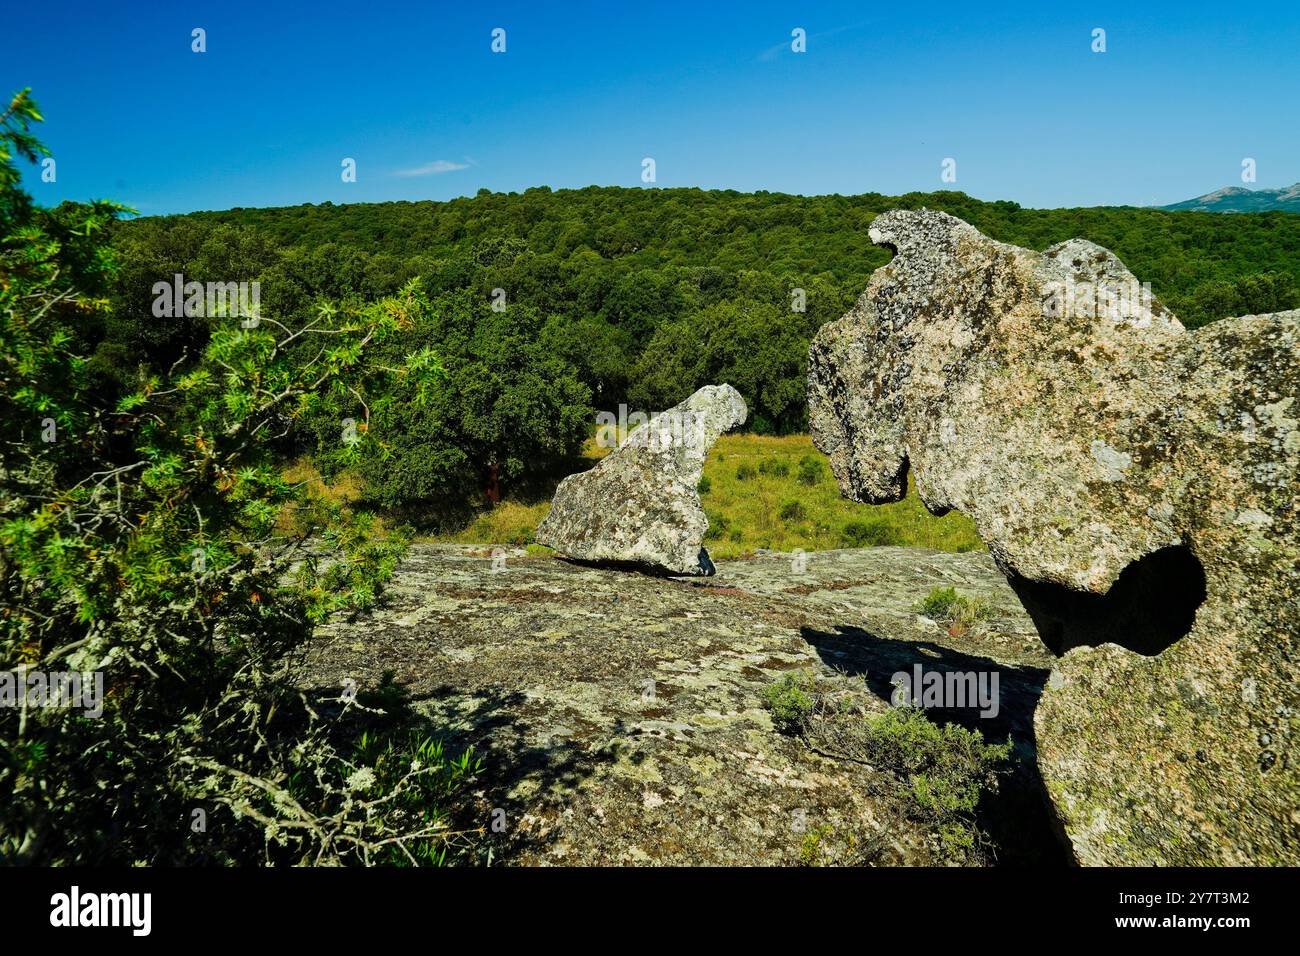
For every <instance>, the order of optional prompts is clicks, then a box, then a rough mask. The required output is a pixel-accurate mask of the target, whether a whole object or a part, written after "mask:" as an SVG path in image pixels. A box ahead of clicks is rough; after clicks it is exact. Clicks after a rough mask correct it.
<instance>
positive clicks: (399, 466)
mask: <svg viewBox="0 0 1300 956" xmlns="http://www.w3.org/2000/svg"><path fill="white" fill-rule="evenodd" d="M900 206H903V207H921V206H927V207H930V208H938V209H943V210H945V211H948V212H951V213H952V214H954V215H956V216H959V217H961V218H963V219H965V220H967V221H969V222H971V223H972V224H974V225H975V226H977V227H978V228H980V229H981V230H983V231H984V232H986V233H987V234H989V235H991V236H993V237H995V238H997V239H1000V240H1003V241H1007V242H1011V243H1015V244H1018V245H1023V246H1028V247H1031V248H1038V249H1041V248H1045V247H1046V246H1048V245H1050V244H1052V243H1055V242H1058V241H1061V240H1064V239H1068V238H1071V237H1076V236H1078V237H1083V238H1087V239H1091V240H1093V241H1095V242H1097V243H1100V244H1101V245H1103V246H1106V247H1107V248H1109V249H1112V250H1113V251H1115V252H1116V253H1117V254H1118V255H1119V256H1120V257H1121V258H1122V259H1123V260H1124V261H1125V262H1126V263H1127V264H1128V265H1129V267H1130V268H1131V269H1133V271H1134V272H1135V273H1136V274H1137V275H1138V276H1139V277H1140V278H1142V279H1143V280H1144V281H1150V282H1151V283H1152V287H1153V290H1154V292H1155V294H1156V295H1157V296H1158V297H1160V298H1161V299H1162V300H1163V301H1164V302H1166V304H1168V305H1169V306H1170V307H1172V308H1173V309H1174V310H1175V312H1176V313H1177V314H1178V315H1179V316H1180V317H1182V318H1183V320H1184V321H1185V322H1186V323H1187V324H1188V325H1189V326H1193V327H1194V326H1198V325H1202V324H1204V323H1206V322H1209V321H1212V320H1214V319H1218V318H1222V317H1224V316H1228V315H1237V314H1243V313H1249V312H1269V311H1276V310H1279V309H1284V308H1291V307H1294V306H1296V305H1297V304H1300V216H1295V215H1293V214H1289V213H1266V214H1260V215H1249V216H1234V217H1230V218H1227V217H1223V216H1216V215H1213V214H1209V213H1169V212H1163V211H1159V210H1152V209H1137V208H1127V207H1125V208H1091V209H1053V210H1043V209H1022V208H1020V207H1019V206H1018V205H1016V204H1015V203H1011V202H983V201H980V200H977V199H972V198H970V197H968V196H966V195H964V194H962V193H956V192H937V193H911V194H908V195H905V196H898V197H889V196H882V195H879V194H874V193H872V194H866V195H861V196H814V197H803V196H792V195H783V194H776V193H765V192H759V193H754V194H745V193H737V192H734V191H704V190H698V189H625V188H613V187H590V188H587V189H580V190H561V191H552V190H550V189H548V188H545V187H539V188H535V189H529V190H527V191H525V192H523V193H509V194H501V193H488V192H486V191H483V192H480V193H479V194H478V195H477V196H475V197H472V198H462V199H454V200H451V201H449V202H442V203H435V202H397V203H379V204H358V205H344V206H336V205H333V204H331V203H324V204H322V205H305V206H294V207H285V208H276V209H232V210H229V211H225V212H203V213H194V214H190V215H184V216H168V217H161V218H142V219H136V220H134V221H129V222H120V223H117V224H116V225H115V228H114V231H113V235H112V239H113V244H114V246H115V248H116V250H117V252H118V254H119V260H120V273H119V276H118V280H117V284H116V287H115V291H114V293H113V298H112V307H111V309H110V312H109V316H108V319H107V324H106V328H105V336H104V340H103V342H102V344H101V346H100V349H99V353H98V355H97V367H98V369H99V371H100V372H101V374H102V375H104V376H105V377H106V378H108V379H117V380H118V383H119V385H126V384H128V383H129V381H131V380H133V379H134V378H135V377H136V376H137V375H138V373H139V370H140V364H141V363H142V362H143V363H144V365H145V366H147V367H148V368H149V369H151V370H153V371H157V370H159V369H163V368H166V367H168V366H170V365H171V363H173V362H175V361H177V360H178V359H180V358H181V357H182V356H183V355H185V354H187V353H189V354H193V353H194V352H195V351H196V350H197V349H200V348H202V346H203V343H204V342H205V341H206V340H207V336H208V334H209V322H210V320H202V319H184V318H181V319H175V320H162V319H157V318H155V317H154V316H153V315H152V314H151V312H150V306H151V303H152V301H153V299H154V295H153V292H152V287H153V284H154V283H155V282H157V281H159V279H163V278H167V277H169V276H171V275H173V274H175V273H182V274H184V275H185V277H186V278H187V279H197V280H199V281H213V280H216V281H223V282H229V281H240V280H254V279H256V280H259V281H260V283H261V302H262V310H263V314H265V315H268V316H271V317H275V318H277V319H279V320H280V321H284V322H287V323H292V322H301V321H305V320H307V319H308V318H309V317H310V316H311V315H312V314H314V312H315V311H316V310H317V309H319V308H320V306H321V303H322V302H323V301H328V302H332V303H335V304H338V305H342V304H350V305H352V306H355V305H358V304H360V303H364V302H370V301H374V300H377V299H380V298H383V297H385V296H391V295H394V294H397V293H398V292H399V291H401V290H404V289H408V284H410V283H413V282H414V283H415V285H414V286H409V289H408V291H409V290H410V289H413V290H415V291H414V292H413V294H412V297H411V300H410V301H411V303H412V305H411V309H412V313H411V316H410V317H409V321H408V322H405V323H403V326H402V329H401V331H400V332H399V334H398V335H397V337H396V338H395V339H394V340H392V341H391V342H390V343H388V345H387V346H385V348H387V349H388V350H389V352H390V353H391V354H392V356H399V355H401V354H405V352H407V351H411V350H413V349H415V348H417V347H418V348H427V349H437V351H438V353H439V355H440V357H441V360H442V362H443V366H444V369H445V371H446V373H447V376H446V379H445V382H446V387H445V388H443V389H440V390H438V392H437V394H436V395H435V396H433V397H432V398H430V400H429V401H428V402H424V403H421V404H419V405H415V404H412V403H411V402H409V401H407V400H405V399H403V398H402V397H401V396H400V395H397V396H395V395H392V394H386V395H376V396H366V397H365V400H364V401H359V402H358V404H357V413H358V414H359V415H361V414H364V416H365V425H366V427H368V428H374V429H377V430H378V432H379V437H380V442H381V448H383V449H384V455H383V456H382V457H381V458H379V459H370V460H368V461H363V462H360V463H359V464H360V465H361V467H362V469H363V471H365V472H367V475H366V477H367V479H368V481H369V483H370V486H371V490H372V492H373V493H374V495H375V497H376V499H378V500H379V501H380V502H382V503H384V504H387V505H396V504H402V503H409V502H412V501H418V500H428V499H433V498H438V497H440V496H443V495H445V494H446V493H448V492H453V493H461V492H468V491H470V490H472V489H474V488H475V487H477V488H480V489H481V488H485V487H489V488H492V489H496V488H497V483H498V481H500V482H503V483H504V484H505V485H506V486H507V487H508V486H509V485H510V484H511V483H514V482H518V481H520V480H522V479H523V477H524V476H525V475H526V474H527V473H529V472H530V471H534V470H536V469H538V468H545V467H547V466H549V465H553V464H555V463H556V462H558V461H560V460H562V459H564V458H565V457H566V456H570V455H572V454H573V453H574V452H575V450H576V449H577V447H578V446H579V445H580V443H581V440H582V437H583V434H584V430H585V429H586V428H588V427H589V423H590V422H591V420H592V416H593V414H594V410H595V409H601V410H611V411H616V410H617V409H618V407H619V405H620V403H626V404H627V405H628V406H629V407H630V408H631V409H634V410H635V409H640V410H647V411H652V410H655V409H660V408H665V407H668V406H670V405H672V404H674V403H676V402H678V401H680V400H681V399H682V398H684V397H685V396H686V395H688V394H690V393H691V392H692V391H694V390H695V389H696V388H698V387H699V386H701V385H704V384H707V383H712V382H720V381H726V382H730V383H731V384H733V385H734V386H736V387H737V388H738V389H739V390H740V391H741V393H742V394H743V395H744V396H745V398H746V400H747V401H748V403H749V405H750V409H751V419H750V424H749V427H750V428H752V429H753V430H754V431H755V432H758V433H760V434H768V433H775V434H788V433H792V432H798V431H800V430H803V429H804V428H805V426H806V414H807V413H806V408H805V400H804V378H805V363H806V356H807V347H808V342H809V340H810V339H811V337H812V336H813V335H814V334H815V332H816V330H817V329H818V328H819V327H820V326H821V325H822V324H823V323H825V322H827V321H830V320H832V319H834V318H836V317H838V316H839V315H841V314H842V313H843V312H844V311H845V309H846V308H847V307H848V306H849V305H850V304H851V303H852V301H853V300H854V299H855V298H856V296H857V295H858V294H859V293H860V292H861V290H862V288H863V286H864V285H865V283H866V281H867V278H868V277H869V276H870V274H871V272H872V270H874V269H875V268H877V267H878V266H880V265H882V264H884V263H885V262H886V261H887V260H888V252H887V251H886V250H884V249H881V248H878V247H876V246H873V245H872V243H871V241H870V239H869V238H868V234H867V232H868V228H867V227H868V225H869V223H870V222H871V220H872V218H873V217H874V216H876V215H877V214H879V213H881V212H883V211H885V210H888V209H891V208H896V207H900ZM796 290H802V295H801V296H800V295H799V294H798V293H796ZM799 299H801V300H802V303H801V304H802V306H803V311H800V310H799V304H800V303H799V301H798V300H799ZM395 360H396V359H395ZM358 398H359V400H360V399H361V398H362V397H361V396H358ZM584 423H586V424H584ZM338 431H339V428H338V424H337V422H334V421H324V420H317V421H315V422H304V423H303V427H302V428H301V429H299V431H298V432H297V434H296V439H297V440H298V442H299V447H300V449H301V450H307V451H310V452H312V453H313V454H314V455H316V456H317V457H318V458H319V460H320V461H321V462H322V464H323V465H324V466H325V467H326V468H327V469H328V468H329V467H331V466H342V465H344V464H346V463H348V461H349V460H352V461H353V462H354V463H356V462H355V455H349V452H348V449H347V448H346V447H345V446H343V445H340V443H339V442H338V441H337V440H336V436H337V433H338ZM493 493H494V494H495V493H496V492H495V490H494V491H493Z"/></svg>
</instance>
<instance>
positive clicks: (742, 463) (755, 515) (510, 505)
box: [288, 435, 984, 558]
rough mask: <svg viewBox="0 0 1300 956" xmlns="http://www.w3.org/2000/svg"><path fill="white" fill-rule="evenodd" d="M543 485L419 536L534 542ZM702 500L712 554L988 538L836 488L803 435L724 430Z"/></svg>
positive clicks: (348, 487) (914, 500) (310, 472)
mask: <svg viewBox="0 0 1300 956" xmlns="http://www.w3.org/2000/svg"><path fill="white" fill-rule="evenodd" d="M606 454H608V451H607V450H606V449H603V448H599V447H597V446H596V444H595V442H594V441H589V442H588V443H587V447H586V448H585V449H584V451H583V460H582V463H578V465H579V467H582V464H583V463H586V464H588V465H594V464H595V463H596V462H597V461H599V460H600V459H601V458H603V457H604V456H605V455H606ZM288 474H289V475H291V476H292V478H293V480H295V481H304V480H305V481H309V482H310V483H311V487H312V489H313V490H314V491H316V492H317V493H319V494H322V495H324V496H326V497H327V498H329V499H330V500H334V501H337V502H339V503H345V504H351V503H354V502H358V501H360V500H361V499H362V498H363V497H364V489H363V488H362V487H361V486H360V484H359V482H358V479H356V478H355V477H354V476H350V475H346V474H345V475H341V476H340V477H339V478H338V479H337V480H335V481H333V482H331V483H329V484H328V485H327V484H326V483H325V482H322V481H321V479H320V476H319V475H318V474H317V473H316V472H315V470H314V469H313V468H312V467H311V465H310V463H309V462H305V461H300V462H297V463H295V464H294V466H293V468H292V469H291V470H290V472H289V473H288ZM549 498H550V495H549V493H548V494H546V495H544V496H541V497H538V496H537V495H536V494H535V493H534V494H533V495H532V496H530V497H527V498H520V497H510V496H508V497H507V498H506V499H505V500H504V501H502V502H501V504H500V505H498V506H497V507H496V508H493V509H490V510H489V509H479V510H477V511H474V512H473V513H472V514H471V515H470V516H469V517H468V518H466V519H465V520H464V521H461V522H460V523H458V524H457V525H455V526H454V527H442V528H428V527H421V522H420V521H419V519H418V516H411V515H407V516H404V520H407V521H410V522H411V523H412V524H414V525H415V526H416V527H417V529H419V530H420V532H421V534H420V535H419V536H418V538H417V540H424V541H447V542H457V543H463V544H513V545H529V544H532V543H533V540H534V535H535V533H536V531H537V525H538V524H540V523H541V521H542V519H543V518H545V517H546V513H547V512H548V511H549V510H550V500H549ZM700 501H701V503H702V504H703V505H704V511H705V513H706V514H707V515H708V517H709V531H708V534H707V536H706V538H705V545H706V546H707V547H708V549H709V553H710V554H711V555H713V557H714V558H735V557H742V556H744V555H747V554H752V553H753V552H754V551H755V550H757V549H759V548H768V549H772V550H776V551H794V550H796V549H802V550H804V551H825V550H828V549H831V548H865V547H871V546H873V545H888V544H899V545H909V546H913V547H923V548H934V549H936V550H939V551H972V550H977V549H980V548H983V547H984V545H983V543H982V542H981V541H980V539H979V535H977V534H976V533H975V526H974V524H973V523H972V522H971V520H970V519H969V518H967V517H966V516H965V515H963V514H959V513H957V512H950V513H949V514H947V515H944V516H943V517H942V518H936V517H934V515H932V514H930V513H929V512H928V511H926V510H925V506H924V505H922V504H921V500H920V499H919V498H918V497H917V496H916V492H915V489H913V488H911V487H910V486H909V489H908V494H907V497H906V498H905V499H903V500H902V501H900V502H897V503H895V504H888V505H861V504H857V503H856V502H852V501H847V500H845V499H844V498H841V497H840V490H839V486H838V485H837V484H836V482H835V478H834V476H833V475H832V474H831V470H830V465H829V463H828V462H827V460H826V457H825V456H824V455H822V454H821V452H819V451H817V449H816V448H814V447H813V444H812V439H811V438H810V437H809V436H807V435H787V436H782V437H773V436H765V435H723V436H722V437H721V438H719V439H718V441H717V443H716V444H715V445H714V446H713V451H712V452H711V453H710V455H709V458H708V460H707V461H705V463H704V477H703V479H702V480H701V481H700Z"/></svg>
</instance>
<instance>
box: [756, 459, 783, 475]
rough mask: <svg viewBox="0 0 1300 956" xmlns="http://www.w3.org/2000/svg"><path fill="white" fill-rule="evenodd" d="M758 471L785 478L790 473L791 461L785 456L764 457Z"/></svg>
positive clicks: (762, 473)
mask: <svg viewBox="0 0 1300 956" xmlns="http://www.w3.org/2000/svg"><path fill="white" fill-rule="evenodd" d="M758 473H759V474H760V475H769V476H771V477H772V478H784V477H786V476H787V475H789V474H790V463H789V462H788V461H786V460H785V459H784V458H764V459H763V460H762V461H760V462H759V463H758Z"/></svg>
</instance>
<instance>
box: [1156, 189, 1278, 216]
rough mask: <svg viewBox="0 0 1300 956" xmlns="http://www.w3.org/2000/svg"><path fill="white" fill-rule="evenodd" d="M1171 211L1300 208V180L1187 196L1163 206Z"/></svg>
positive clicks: (1268, 210) (1262, 210)
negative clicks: (1269, 186) (1291, 184)
mask: <svg viewBox="0 0 1300 956" xmlns="http://www.w3.org/2000/svg"><path fill="white" fill-rule="evenodd" d="M1160 208H1161V209H1167V210H1169V211H1171V212H1178V211H1180V210H1186V209H1191V210H1196V211H1197V212H1271V211H1273V210H1280V211H1282V212H1300V183H1296V184H1295V185H1294V186H1285V187H1283V188H1281V189H1246V188H1245V187H1243V186H1227V187H1225V188H1223V189H1216V190H1215V191H1214V192H1212V193H1206V194H1205V195H1204V196H1197V197H1196V198H1195V199H1185V200H1183V201H1182V202H1176V203H1174V204H1172V205H1170V206H1161V207H1160Z"/></svg>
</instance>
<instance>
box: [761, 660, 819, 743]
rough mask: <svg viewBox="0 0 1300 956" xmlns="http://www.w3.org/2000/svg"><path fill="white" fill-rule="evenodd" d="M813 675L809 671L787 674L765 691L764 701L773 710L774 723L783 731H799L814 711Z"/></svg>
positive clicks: (789, 732)
mask: <svg viewBox="0 0 1300 956" xmlns="http://www.w3.org/2000/svg"><path fill="white" fill-rule="evenodd" d="M814 684H815V679H814V678H813V675H812V674H811V673H809V672H807V671H799V672H797V673H793V674H786V675H785V676H784V677H782V678H781V679H780V680H779V681H776V682H775V683H773V684H770V685H768V687H767V689H766V690H764V691H763V702H764V703H765V704H766V705H767V709H768V710H770V711H771V712H772V724H773V725H774V726H775V727H776V729H777V730H779V731H781V732H782V733H786V734H791V733H794V732H795V731H797V730H798V729H799V728H800V727H801V726H802V725H803V722H804V720H805V719H806V718H807V717H808V715H809V714H811V713H812V710H813V704H814V701H813V696H812V689H813V685H814Z"/></svg>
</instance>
